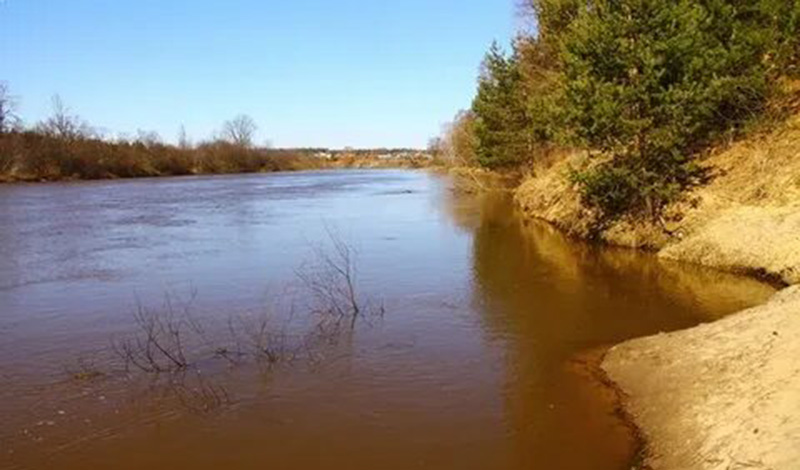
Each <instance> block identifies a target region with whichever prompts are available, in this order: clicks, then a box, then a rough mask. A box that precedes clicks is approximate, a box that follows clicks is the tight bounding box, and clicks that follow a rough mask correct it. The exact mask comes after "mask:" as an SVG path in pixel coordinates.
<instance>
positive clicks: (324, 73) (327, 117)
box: [0, 0, 518, 147]
mask: <svg viewBox="0 0 800 470" xmlns="http://www.w3.org/2000/svg"><path fill="white" fill-rule="evenodd" d="M515 3H516V2H515V0H494V1H492V0H402V1H386V0H371V1H367V0H339V1H331V0H280V1H279V0H266V1H256V0H228V1H224V0H169V1H166V0H0V80H4V81H7V82H8V83H9V85H10V87H11V89H12V92H13V93H14V94H15V95H18V96H19V97H20V98H21V109H20V111H21V114H22V117H23V118H24V120H25V121H26V123H28V124H30V123H33V122H35V121H37V120H39V119H41V118H43V117H44V116H46V115H47V114H48V113H49V112H50V97H51V96H52V95H53V94H55V93H58V94H60V95H61V97H62V99H63V100H64V102H65V103H66V104H67V105H68V106H69V107H70V108H71V109H72V110H74V111H75V112H77V113H78V114H80V115H81V116H82V117H84V118H85V119H87V120H88V121H89V122H90V123H91V124H92V125H94V126H96V127H98V128H101V129H105V130H107V131H108V132H109V133H111V134H112V135H116V134H118V133H128V134H134V133H135V132H136V131H137V130H138V129H144V130H155V131H157V132H159V133H160V134H161V135H162V137H164V138H165V139H167V140H175V138H176V135H177V132H178V128H179V126H180V125H181V123H183V124H184V125H185V126H186V129H187V132H188V133H189V135H190V136H191V137H193V138H195V139H197V138H203V137H206V136H208V135H210V134H211V133H212V132H214V130H215V129H217V128H218V127H219V125H220V123H221V122H222V121H224V120H225V119H228V118H230V117H232V116H234V115H236V114H238V113H247V114H250V115H251V116H253V118H255V120H256V121H257V122H258V124H259V136H258V138H259V141H260V142H263V141H264V140H267V139H269V140H270V141H271V142H272V143H273V144H274V145H276V146H324V147H344V146H354V147H373V146H392V147H394V146H398V147H399V146H413V147H422V146H425V145H426V143H427V140H428V138H429V137H431V136H433V135H435V134H437V133H438V131H439V128H440V125H441V124H442V123H444V122H445V121H447V120H449V119H450V117H452V116H453V114H454V113H455V112H456V111H457V110H458V109H461V108H464V107H467V106H468V105H469V103H470V100H471V98H472V95H473V92H474V89H475V81H476V77H477V71H478V66H479V64H480V61H481V58H482V56H483V54H484V52H485V51H486V50H487V48H488V47H489V45H490V44H491V42H492V40H493V39H497V40H499V41H502V42H508V40H509V39H510V37H511V36H512V33H513V31H514V29H515V27H516V26H517V24H518V20H517V19H516V15H515Z"/></svg>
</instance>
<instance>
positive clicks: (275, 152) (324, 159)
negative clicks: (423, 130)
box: [0, 83, 426, 181]
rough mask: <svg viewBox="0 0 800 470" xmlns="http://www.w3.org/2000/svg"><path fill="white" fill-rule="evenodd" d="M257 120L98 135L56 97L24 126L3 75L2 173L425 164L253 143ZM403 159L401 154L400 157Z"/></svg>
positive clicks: (52, 175)
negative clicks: (193, 137)
mask: <svg viewBox="0 0 800 470" xmlns="http://www.w3.org/2000/svg"><path fill="white" fill-rule="evenodd" d="M256 129H257V127H256V124H255V122H254V121H253V119H252V118H250V117H249V116H246V115H240V116H237V117H235V118H233V119H231V120H229V121H226V122H225V123H223V125H222V128H221V130H220V131H219V132H218V133H217V135H216V136H215V137H213V138H211V139H209V140H208V141H205V142H200V143H198V144H192V143H191V142H189V140H188V138H187V136H186V133H185V132H184V131H183V129H181V132H180V135H179V137H178V144H177V145H172V144H169V143H166V142H164V141H163V140H162V139H161V137H160V136H159V135H158V134H156V133H153V132H141V131H140V132H139V133H138V135H137V136H136V137H135V138H115V139H109V138H103V137H101V136H100V135H98V133H97V132H95V131H94V130H93V128H92V127H91V126H89V125H88V124H87V123H86V122H85V121H83V120H82V119H81V118H80V117H78V116H76V115H74V114H72V113H71V112H70V111H69V110H68V109H67V108H66V106H64V104H63V103H62V102H61V99H60V98H58V97H55V98H54V99H53V114H52V116H51V117H49V118H48V119H46V120H44V121H42V122H39V123H37V124H36V125H34V126H32V127H29V128H26V127H25V126H23V125H22V123H21V120H20V119H19V117H18V116H17V115H16V99H15V98H14V97H13V96H12V95H11V94H10V92H9V90H8V87H7V85H5V84H3V83H0V181H56V180H64V179H104V178H135V177H146V176H178V175H195V174H219V173H252V172H270V171H290V170H304V169H321V168H336V167H346V166H359V167H372V166H422V164H424V160H425V157H426V155H425V154H423V153H420V152H418V151H413V150H408V149H375V150H361V149H345V150H329V149H325V148H301V149H273V148H267V147H257V146H255V145H254V143H253V137H254V135H255V132H256ZM398 160H402V161H398Z"/></svg>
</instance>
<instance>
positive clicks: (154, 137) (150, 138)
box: [136, 129, 164, 147]
mask: <svg viewBox="0 0 800 470" xmlns="http://www.w3.org/2000/svg"><path fill="white" fill-rule="evenodd" d="M136 141H137V142H139V143H141V144H143V145H145V146H146V147H155V146H157V145H161V144H163V143H164V139H162V138H161V135H159V133H158V132H156V131H145V130H142V129H139V130H137V131H136Z"/></svg>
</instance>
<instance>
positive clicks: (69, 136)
mask: <svg viewBox="0 0 800 470" xmlns="http://www.w3.org/2000/svg"><path fill="white" fill-rule="evenodd" d="M52 102H53V115H52V116H50V117H49V118H47V120H45V121H44V122H40V123H39V125H38V126H37V128H38V129H39V130H40V131H41V132H43V133H45V134H48V135H52V136H54V137H58V138H60V139H65V140H76V139H80V138H85V137H89V136H90V135H91V134H92V130H91V128H90V127H89V124H87V123H86V122H85V121H84V120H82V119H81V118H80V117H79V116H77V115H74V114H71V111H70V109H69V108H68V107H67V106H66V105H64V101H62V100H61V97H60V96H59V95H54V96H53V98H52Z"/></svg>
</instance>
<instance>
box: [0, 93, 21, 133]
mask: <svg viewBox="0 0 800 470" xmlns="http://www.w3.org/2000/svg"><path fill="white" fill-rule="evenodd" d="M18 124H19V116H17V98H16V97H15V96H12V95H11V92H10V91H9V89H8V84H7V83H5V82H0V134H4V133H6V132H9V131H11V130H12V129H14V128H15V127H16V126H17V125H18Z"/></svg>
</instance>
